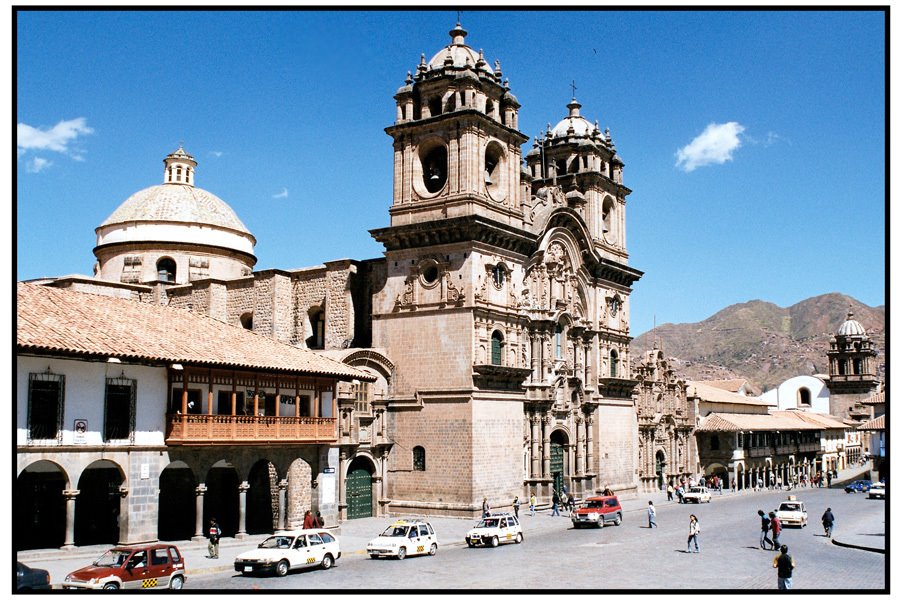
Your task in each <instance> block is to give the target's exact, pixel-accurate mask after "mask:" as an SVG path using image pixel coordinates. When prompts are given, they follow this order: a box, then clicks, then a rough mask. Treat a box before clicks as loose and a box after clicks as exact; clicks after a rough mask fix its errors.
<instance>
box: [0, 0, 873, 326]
mask: <svg viewBox="0 0 902 600" xmlns="http://www.w3.org/2000/svg"><path fill="white" fill-rule="evenodd" d="M455 20H456V12H455V11H454V10H436V11H419V12H405V11H397V10H395V11H376V12H373V11H369V12H354V11H321V12H237V11H236V12H163V11H150V12H79V11H71V12H54V11H48V12H20V13H18V18H17V22H16V23H15V27H16V33H17V36H18V37H17V56H16V65H17V69H16V77H17V81H16V122H17V124H18V126H17V159H16V185H17V187H16V192H17V196H16V207H17V215H16V218H17V221H16V228H17V229H16V235H17V241H16V244H17V246H16V249H17V258H16V269H17V272H16V279H17V280H24V279H32V278H36V277H42V276H56V275H64V274H71V273H82V274H90V273H91V269H92V265H93V262H94V257H93V254H92V249H93V247H94V242H95V238H94V228H95V227H97V226H98V225H99V224H100V223H101V222H103V220H104V219H106V217H107V216H109V215H110V214H111V213H112V212H113V210H114V209H115V208H116V207H117V206H118V205H119V204H120V203H122V202H123V201H124V200H125V199H126V198H127V197H129V196H130V195H131V194H132V193H134V192H136V191H138V190H140V189H143V188H145V187H148V186H151V185H157V184H159V183H162V176H163V170H162V169H163V163H162V159H163V157H164V156H165V155H166V154H168V153H169V152H172V151H173V150H175V148H176V147H177V146H178V145H179V143H180V142H183V143H184V147H185V149H186V150H187V151H188V152H190V153H191V154H193V155H194V157H195V158H196V159H197V161H198V163H199V165H198V168H197V185H198V186H200V187H202V188H204V189H207V190H209V191H211V192H213V193H214V194H216V195H218V196H219V197H221V198H222V199H224V200H225V201H226V202H228V203H229V204H230V205H231V206H232V208H234V209H235V211H236V212H237V213H238V215H239V217H240V218H241V219H242V220H243V221H244V223H245V224H246V225H247V226H248V228H249V229H250V230H251V232H252V233H253V234H254V235H255V236H256V238H257V246H256V249H255V252H256V255H257V257H258V263H257V268H258V269H266V268H283V269H290V268H298V267H304V266H310V265H315V264H319V263H322V262H323V261H327V260H335V259H339V258H345V257H347V258H355V259H366V258H375V257H379V256H381V253H382V247H381V246H380V245H379V244H377V243H376V242H375V241H373V240H372V238H371V237H370V235H369V233H368V230H369V229H374V228H379V227H385V226H387V225H388V208H389V206H390V204H391V197H392V141H391V138H390V137H389V136H388V135H386V134H385V132H384V128H385V127H387V126H389V125H391V124H392V122H393V120H394V116H395V107H394V100H393V99H392V96H393V95H394V93H395V91H396V90H397V88H398V87H400V86H401V85H403V84H404V79H405V76H406V74H407V71H414V70H415V67H416V65H417V63H418V62H419V58H420V54H421V53H424V54H425V55H426V59H427V60H428V59H429V58H430V57H431V56H432V55H433V54H434V53H436V52H437V51H438V50H439V49H440V48H442V47H443V46H444V45H446V44H447V43H448V42H449V41H450V37H449V36H448V31H449V30H450V29H451V28H452V27H453V26H454V23H455ZM461 23H462V25H463V27H464V29H466V30H467V31H468V32H469V35H468V36H467V38H466V42H467V43H468V45H470V46H471V47H473V48H475V49H480V48H481V49H483V50H484V52H485V56H486V59H487V60H488V61H489V62H490V64H492V63H494V60H495V59H499V60H500V61H501V68H502V71H503V74H504V77H506V78H509V79H510V87H511V91H512V92H513V93H514V94H515V95H516V96H517V98H518V99H519V101H520V103H521V105H522V108H521V109H520V117H519V124H520V130H521V131H522V132H523V133H524V134H526V135H528V136H529V137H530V138H533V137H535V136H537V135H539V134H540V133H541V132H542V131H543V130H544V129H545V126H546V123H551V124H552V126H553V125H554V124H555V123H557V122H558V121H559V120H560V119H562V118H563V117H564V116H566V114H567V109H566V104H567V103H568V101H569V100H570V97H571V88H570V85H571V81H575V83H576V88H577V89H576V97H577V99H578V100H579V101H580V102H581V103H582V114H583V115H584V116H586V117H587V118H588V119H589V120H590V121H595V120H597V121H598V122H599V126H600V127H601V128H602V129H604V128H605V127H608V128H610V130H611V135H612V137H613V139H614V142H615V143H616V145H617V150H618V153H619V154H620V156H621V157H622V158H623V160H624V162H625V165H626V166H625V168H624V183H625V185H627V186H628V187H629V188H630V189H632V190H633V192H632V194H631V195H630V196H629V197H628V204H627V249H628V250H629V252H630V264H631V265H632V266H633V267H636V268H638V269H640V270H642V271H644V272H645V275H644V276H643V277H642V279H640V280H639V282H637V283H636V285H635V286H634V292H633V294H632V315H631V317H632V319H631V320H632V327H631V333H632V334H633V335H639V334H641V333H643V332H645V331H647V330H648V329H650V328H651V327H652V324H653V322H654V320H655V319H656V320H657V323H658V324H662V323H667V322H671V323H682V322H695V321H700V320H703V319H705V318H707V317H708V316H710V315H711V314H713V313H714V312H716V311H718V310H720V309H721V308H724V307H726V306H728V305H730V304H733V303H736V302H745V301H748V300H752V299H762V300H766V301H770V302H774V303H776V304H778V305H780V306H789V305H791V304H794V303H796V302H798V301H800V300H802V299H804V298H808V297H810V296H814V295H818V294H823V293H827V292H834V291H836V292H842V293H845V294H849V295H851V296H854V297H855V298H857V299H859V300H861V301H862V302H864V303H866V304H869V305H871V306H876V305H880V304H883V303H884V302H885V281H886V255H887V248H886V239H885V227H886V222H885V221H886V212H885V151H884V144H885V136H886V131H885V129H886V121H885V85H886V81H885V65H886V62H885V44H884V41H885V36H884V34H885V31H884V15H883V13H880V12H870V13H867V12H848V11H846V12H838V11H828V12H823V11H821V12H819V11H802V12H783V11H773V12H758V11H754V12H747V11H744V12H723V11H700V10H699V11H690V12H651V11H648V12H646V11H635V12H607V11H554V12H548V11H544V12H543V11H512V12H498V11H494V12H481V11H475V10H466V7H464V10H463V14H462V16H461ZM529 147H530V145H529V144H527V145H526V146H524V154H525V152H526V151H527V150H528V149H529ZM842 316H843V315H838V316H837V319H840V318H842Z"/></svg>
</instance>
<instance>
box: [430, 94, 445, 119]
mask: <svg viewBox="0 0 902 600" xmlns="http://www.w3.org/2000/svg"><path fill="white" fill-rule="evenodd" d="M428 106H429V116H430V117H435V116H438V115H440V114H442V99H441V98H439V97H435V98H430V99H429V103H428Z"/></svg>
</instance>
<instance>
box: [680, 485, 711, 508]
mask: <svg viewBox="0 0 902 600" xmlns="http://www.w3.org/2000/svg"><path fill="white" fill-rule="evenodd" d="M683 500H685V501H686V502H695V503H696V504H701V503H702V502H711V492H709V491H708V488H706V487H702V486H700V485H696V486H693V487H691V488H689V491H688V492H686V493H685V494H683Z"/></svg>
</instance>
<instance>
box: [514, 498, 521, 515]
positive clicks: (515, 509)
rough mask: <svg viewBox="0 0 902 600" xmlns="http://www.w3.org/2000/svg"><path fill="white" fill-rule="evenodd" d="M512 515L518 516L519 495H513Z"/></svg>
mask: <svg viewBox="0 0 902 600" xmlns="http://www.w3.org/2000/svg"><path fill="white" fill-rule="evenodd" d="M513 505H514V516H515V517H517V519H519V518H520V496H514V502H513Z"/></svg>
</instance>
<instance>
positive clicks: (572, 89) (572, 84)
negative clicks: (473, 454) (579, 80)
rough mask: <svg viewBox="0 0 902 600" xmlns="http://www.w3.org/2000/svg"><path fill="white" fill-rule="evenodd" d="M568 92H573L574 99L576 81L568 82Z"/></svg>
mask: <svg viewBox="0 0 902 600" xmlns="http://www.w3.org/2000/svg"><path fill="white" fill-rule="evenodd" d="M570 90H571V91H572V92H573V97H574V98H576V81H574V80H571V81H570Z"/></svg>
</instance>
